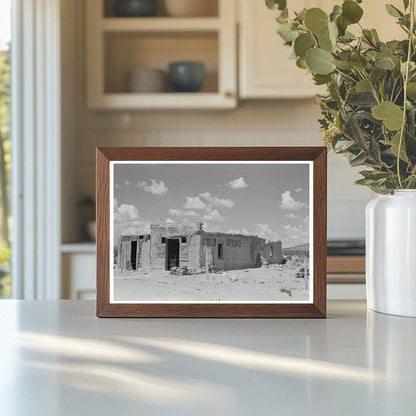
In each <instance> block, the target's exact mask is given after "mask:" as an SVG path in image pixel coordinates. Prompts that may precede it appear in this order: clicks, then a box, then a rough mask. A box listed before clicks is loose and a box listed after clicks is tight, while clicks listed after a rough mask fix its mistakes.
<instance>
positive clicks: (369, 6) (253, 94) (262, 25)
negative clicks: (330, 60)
mask: <svg viewBox="0 0 416 416" xmlns="http://www.w3.org/2000/svg"><path fill="white" fill-rule="evenodd" d="M340 3H341V2H340V1H337V0H291V1H290V2H288V4H289V10H290V12H292V13H293V11H300V10H302V9H303V8H311V7H320V8H322V9H323V10H325V11H327V12H329V11H330V10H332V7H333V5H334V4H340ZM391 3H392V4H396V5H397V6H398V7H399V8H402V7H403V6H402V1H401V0H394V1H392V2H391ZM361 6H362V7H363V9H364V16H363V19H362V22H361V23H362V25H363V26H364V27H367V28H376V29H377V30H378V32H379V36H380V38H381V40H389V39H393V38H403V35H404V32H402V31H401V30H400V28H399V27H398V25H397V24H396V23H395V22H394V19H393V18H392V17H391V16H389V14H388V13H387V11H386V9H385V7H384V4H381V3H379V2H376V1H367V2H364V3H362V4H361ZM277 15H278V12H276V11H272V10H269V9H267V7H266V6H265V4H264V1H257V0H239V95H240V98H242V99H267V98H269V99H285V98H308V97H313V96H315V95H317V94H319V93H322V92H324V91H325V89H324V88H323V87H318V86H315V85H314V83H313V81H312V77H311V75H309V74H308V73H307V72H306V71H305V70H302V69H300V68H298V67H297V66H296V63H295V61H294V60H293V59H289V55H290V52H291V51H290V48H288V47H287V46H285V45H284V44H283V41H282V40H281V38H280V36H279V35H277V33H276V29H277V25H276V20H275V17H276V16H277ZM349 30H351V31H352V32H356V33H357V32H358V31H359V30H360V29H359V27H358V25H355V26H350V27H349Z"/></svg>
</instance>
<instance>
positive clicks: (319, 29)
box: [305, 7, 328, 35]
mask: <svg viewBox="0 0 416 416" xmlns="http://www.w3.org/2000/svg"><path fill="white" fill-rule="evenodd" d="M305 26H306V27H307V28H308V29H309V30H310V31H311V32H312V33H313V34H315V35H319V34H320V33H324V32H325V31H326V30H327V28H328V15H327V14H326V13H325V12H324V11H323V10H322V9H319V8H318V7H314V8H312V9H309V10H307V11H306V13H305Z"/></svg>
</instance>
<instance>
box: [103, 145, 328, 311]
mask: <svg viewBox="0 0 416 416" xmlns="http://www.w3.org/2000/svg"><path fill="white" fill-rule="evenodd" d="M117 160H128V161H145V160H154V161H158V160H178V161H182V160H183V161H186V160H201V161H205V160H206V161H209V160H218V161H222V160H229V161H238V160H241V161H285V160H286V161H288V160H293V161H297V160H301V161H313V167H314V169H313V183H314V186H313V210H314V224H313V229H314V241H313V270H314V282H313V286H314V287H313V293H314V301H313V303H311V304H305V303H291V304H279V303H267V304H265V303H258V304H254V303H250V304H247V303H232V304H230V303H229V304H225V303H215V304H213V303H204V304H202V303H198V304H195V303H187V304H183V303H178V304H171V303H170V304H166V303H152V304H127V303H126V304H114V303H113V304H111V303H110V290H109V288H110V280H109V279H110V270H109V265H110V259H109V253H110V247H109V245H110V238H109V229H110V224H109V219H110V215H109V214H110V213H109V209H110V203H109V196H110V189H109V183H110V170H109V166H110V161H117ZM326 164H327V150H326V148H324V147H296V148H295V147H228V148H227V147H219V148H218V147H182V148H178V147H176V148H175V147H170V148H163V147H146V148H137V147H128V148H98V149H97V186H96V190H97V191H96V192H97V195H96V200H97V316H98V317H102V318H104V317H117V318H121V317H142V318H145V317H149V318H150V317H164V318H169V317H170V318H178V317H184V318H185V317H186V318H191V317H195V318H201V317H206V318H278V317H279V318H325V317H326V197H327V195H326Z"/></svg>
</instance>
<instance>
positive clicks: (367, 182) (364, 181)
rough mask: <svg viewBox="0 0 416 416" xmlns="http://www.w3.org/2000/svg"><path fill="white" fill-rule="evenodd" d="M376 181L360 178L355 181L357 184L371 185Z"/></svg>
mask: <svg viewBox="0 0 416 416" xmlns="http://www.w3.org/2000/svg"><path fill="white" fill-rule="evenodd" d="M373 182H374V179H358V180H357V181H355V183H356V185H370V184H372V183H373Z"/></svg>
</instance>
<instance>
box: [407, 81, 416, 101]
mask: <svg viewBox="0 0 416 416" xmlns="http://www.w3.org/2000/svg"><path fill="white" fill-rule="evenodd" d="M407 97H408V98H410V99H412V100H416V82H409V83H408V84H407Z"/></svg>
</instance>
